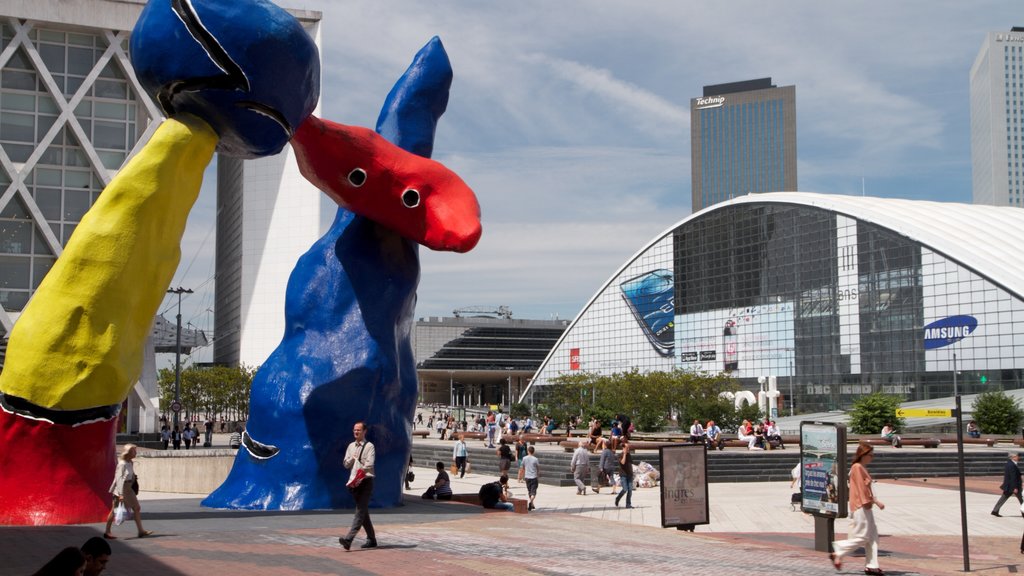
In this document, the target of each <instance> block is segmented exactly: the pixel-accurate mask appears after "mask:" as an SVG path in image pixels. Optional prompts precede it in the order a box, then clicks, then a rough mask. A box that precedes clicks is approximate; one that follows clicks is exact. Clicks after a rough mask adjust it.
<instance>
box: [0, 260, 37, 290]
mask: <svg viewBox="0 0 1024 576" xmlns="http://www.w3.org/2000/svg"><path fill="white" fill-rule="evenodd" d="M29 263H30V260H29V259H28V258H27V257H25V256H0V288H8V289H10V288H14V289H21V290H28V287H29Z"/></svg>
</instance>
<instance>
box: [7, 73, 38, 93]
mask: <svg viewBox="0 0 1024 576" xmlns="http://www.w3.org/2000/svg"><path fill="white" fill-rule="evenodd" d="M0 86H3V87H4V88H12V89H14V90H33V91H34V90H35V89H36V75H35V74H33V73H32V72H15V71H13V70H4V72H3V76H2V77H0Z"/></svg>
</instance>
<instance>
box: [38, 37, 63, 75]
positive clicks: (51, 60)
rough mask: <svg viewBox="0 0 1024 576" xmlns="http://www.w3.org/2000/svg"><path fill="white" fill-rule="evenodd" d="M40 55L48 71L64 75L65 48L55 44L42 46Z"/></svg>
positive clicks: (40, 46)
mask: <svg viewBox="0 0 1024 576" xmlns="http://www.w3.org/2000/svg"><path fill="white" fill-rule="evenodd" d="M39 55H40V56H42V58H43V63H44V64H46V69H47V70H49V71H50V72H51V73H54V74H63V73H64V47H63V46H55V45H53V44H40V45H39Z"/></svg>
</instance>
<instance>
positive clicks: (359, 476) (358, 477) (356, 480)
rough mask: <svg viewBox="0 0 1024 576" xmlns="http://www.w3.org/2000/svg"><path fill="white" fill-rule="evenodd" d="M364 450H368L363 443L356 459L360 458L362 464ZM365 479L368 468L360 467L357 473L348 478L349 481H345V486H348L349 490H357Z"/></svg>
mask: <svg viewBox="0 0 1024 576" xmlns="http://www.w3.org/2000/svg"><path fill="white" fill-rule="evenodd" d="M363 450H366V444H363V447H362V448H360V449H359V456H358V457H357V458H356V460H358V461H359V463H360V464H362V463H363V460H362V458H363ZM365 479H366V469H365V468H360V469H359V470H356V473H355V474H353V475H352V477H351V478H349V479H348V482H346V483H345V486H347V487H348V489H349V490H355V489H356V488H358V487H359V485H360V484H362V483H363V480H365Z"/></svg>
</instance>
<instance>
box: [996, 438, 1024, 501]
mask: <svg viewBox="0 0 1024 576" xmlns="http://www.w3.org/2000/svg"><path fill="white" fill-rule="evenodd" d="M1008 456H1009V460H1007V461H1006V464H1005V465H1004V466H1003V483H1002V484H1001V485H1000V486H999V487H1000V488H1001V489H1002V490H1003V495H1002V496H1000V497H999V501H998V502H996V506H995V508H993V509H992V515H993V516H999V509H1000V508H1002V507H1003V503H1005V502H1006V500H1007V499H1009V498H1010V496H1011V495H1012V496H1016V497H1017V502H1019V503H1020V504H1021V505H1022V506H1024V498H1021V495H1020V468H1018V467H1017V461H1018V460H1019V459H1020V455H1019V454H1017V453H1016V452H1011V453H1009V454H1008Z"/></svg>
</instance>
